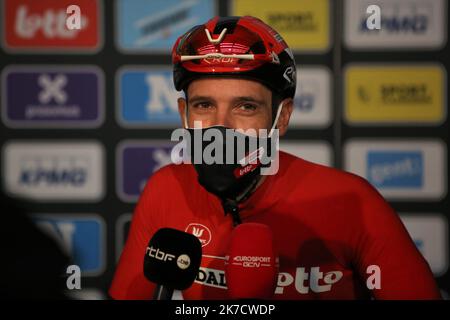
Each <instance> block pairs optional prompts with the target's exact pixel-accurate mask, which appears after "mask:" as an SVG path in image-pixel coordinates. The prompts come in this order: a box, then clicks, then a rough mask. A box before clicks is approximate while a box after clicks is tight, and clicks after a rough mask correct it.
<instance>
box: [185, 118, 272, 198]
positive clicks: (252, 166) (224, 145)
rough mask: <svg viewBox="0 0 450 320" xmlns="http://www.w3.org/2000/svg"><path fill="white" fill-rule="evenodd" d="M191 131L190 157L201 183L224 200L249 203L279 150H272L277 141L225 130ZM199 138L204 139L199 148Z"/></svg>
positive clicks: (204, 129)
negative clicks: (254, 190)
mask: <svg viewBox="0 0 450 320" xmlns="http://www.w3.org/2000/svg"><path fill="white" fill-rule="evenodd" d="M227 130H228V135H227V133H226V132H227ZM187 131H188V132H189V135H190V139H189V141H190V142H191V143H190V145H189V146H188V150H189V151H190V156H189V157H190V160H191V162H192V163H193V165H194V167H195V170H196V171H197V174H198V181H199V183H200V184H201V185H202V186H203V187H204V188H205V189H206V190H207V191H208V192H210V193H212V194H214V195H216V196H217V197H219V198H220V199H221V200H227V199H230V200H234V201H236V202H240V201H242V200H243V199H245V198H246V197H247V196H248V195H249V194H250V193H251V191H252V190H253V189H254V188H255V186H256V184H257V183H258V181H259V178H260V177H261V170H262V169H263V168H264V167H268V166H269V165H270V159H272V158H273V157H274V156H275V155H273V154H272V153H274V152H273V150H275V148H274V147H273V146H271V143H273V141H274V140H272V138H270V137H257V136H249V135H245V134H243V133H240V132H237V131H236V130H233V129H229V128H226V127H223V126H214V127H209V128H201V129H200V128H199V129H187ZM195 135H196V136H195ZM227 136H228V138H227ZM230 136H233V138H232V139H230ZM196 137H197V139H198V137H203V139H201V142H199V143H197V145H196V144H195V143H194V139H196ZM205 140H207V141H205ZM197 141H198V140H197ZM196 152H197V154H196ZM208 156H212V158H211V157H209V158H207V157H208ZM196 157H197V158H196ZM256 158H258V159H257V160H256ZM213 160H215V162H213Z"/></svg>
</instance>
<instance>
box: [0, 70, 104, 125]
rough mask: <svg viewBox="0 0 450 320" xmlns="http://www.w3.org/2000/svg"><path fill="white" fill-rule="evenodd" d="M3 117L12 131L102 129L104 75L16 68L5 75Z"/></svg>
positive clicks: (97, 71) (92, 71) (4, 73)
mask: <svg viewBox="0 0 450 320" xmlns="http://www.w3.org/2000/svg"><path fill="white" fill-rule="evenodd" d="M2 83H3V88H2V90H3V94H2V96H3V99H2V117H3V121H4V122H5V124H6V125H8V126H11V127H22V128H33V127H53V128H56V127H58V128H66V127H68V126H69V127H98V126H99V125H100V124H101V122H102V121H103V117H104V102H103V101H104V98H103V95H104V79H103V73H102V71H101V70H100V69H99V68H98V67H94V66H79V67H67V66H58V67H55V66H39V67H38V66H26V67H24V66H12V67H8V68H6V69H4V71H3V74H2Z"/></svg>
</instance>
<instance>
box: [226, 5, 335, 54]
mask: <svg viewBox="0 0 450 320" xmlns="http://www.w3.org/2000/svg"><path fill="white" fill-rule="evenodd" d="M331 2H332V1H331ZM230 3H231V8H230V10H229V12H231V15H233V16H245V15H251V16H255V17H258V18H260V19H261V20H263V21H265V22H266V23H268V24H269V25H270V26H271V27H272V28H274V29H275V30H277V31H278V32H279V33H280V34H281V36H282V37H283V38H284V40H286V42H287V43H288V44H289V47H290V48H291V49H292V50H293V51H310V52H324V51H327V50H328V49H329V47H330V44H331V40H330V38H331V33H330V11H331V10H330V7H331V6H332V3H330V1H328V0H315V1H309V0H284V1H283V2H282V3H280V2H277V1H265V2H264V5H261V1H258V0H234V1H230Z"/></svg>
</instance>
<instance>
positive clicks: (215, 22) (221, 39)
mask: <svg viewBox="0 0 450 320" xmlns="http://www.w3.org/2000/svg"><path fill="white" fill-rule="evenodd" d="M172 62H173V65H174V73H173V75H174V84H175V88H176V89H177V90H186V88H187V86H188V85H189V83H190V82H191V81H193V80H195V79H197V78H199V77H204V76H221V77H223V76H232V77H234V76H237V77H241V78H248V79H250V80H255V81H259V82H260V83H262V84H264V85H266V86H267V87H268V88H270V89H271V90H273V91H274V92H276V93H277V94H278V95H279V96H280V97H283V98H284V97H291V98H292V97H294V94H295V88H296V77H295V61H294V57H293V55H292V52H291V51H290V50H289V48H288V46H287V44H286V42H285V41H284V40H283V38H282V37H281V36H280V35H279V34H278V33H277V32H276V31H275V30H274V29H272V28H271V27H270V26H268V25H266V24H265V23H264V22H263V21H261V20H259V19H257V18H254V17H249V16H245V17H216V18H213V19H211V20H209V21H208V22H207V23H206V24H204V25H199V26H196V27H194V28H192V29H191V30H189V31H188V32H187V33H185V34H184V35H183V36H181V37H180V38H178V40H177V42H176V43H175V45H174V47H173V50H172Z"/></svg>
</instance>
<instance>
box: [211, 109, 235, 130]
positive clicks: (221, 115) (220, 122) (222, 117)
mask: <svg viewBox="0 0 450 320" xmlns="http://www.w3.org/2000/svg"><path fill="white" fill-rule="evenodd" d="M232 122H233V121H232V115H231V114H230V112H229V110H228V107H227V106H220V105H219V106H218V108H217V111H216V113H215V119H214V125H216V126H224V127H228V128H233V123H232Z"/></svg>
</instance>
